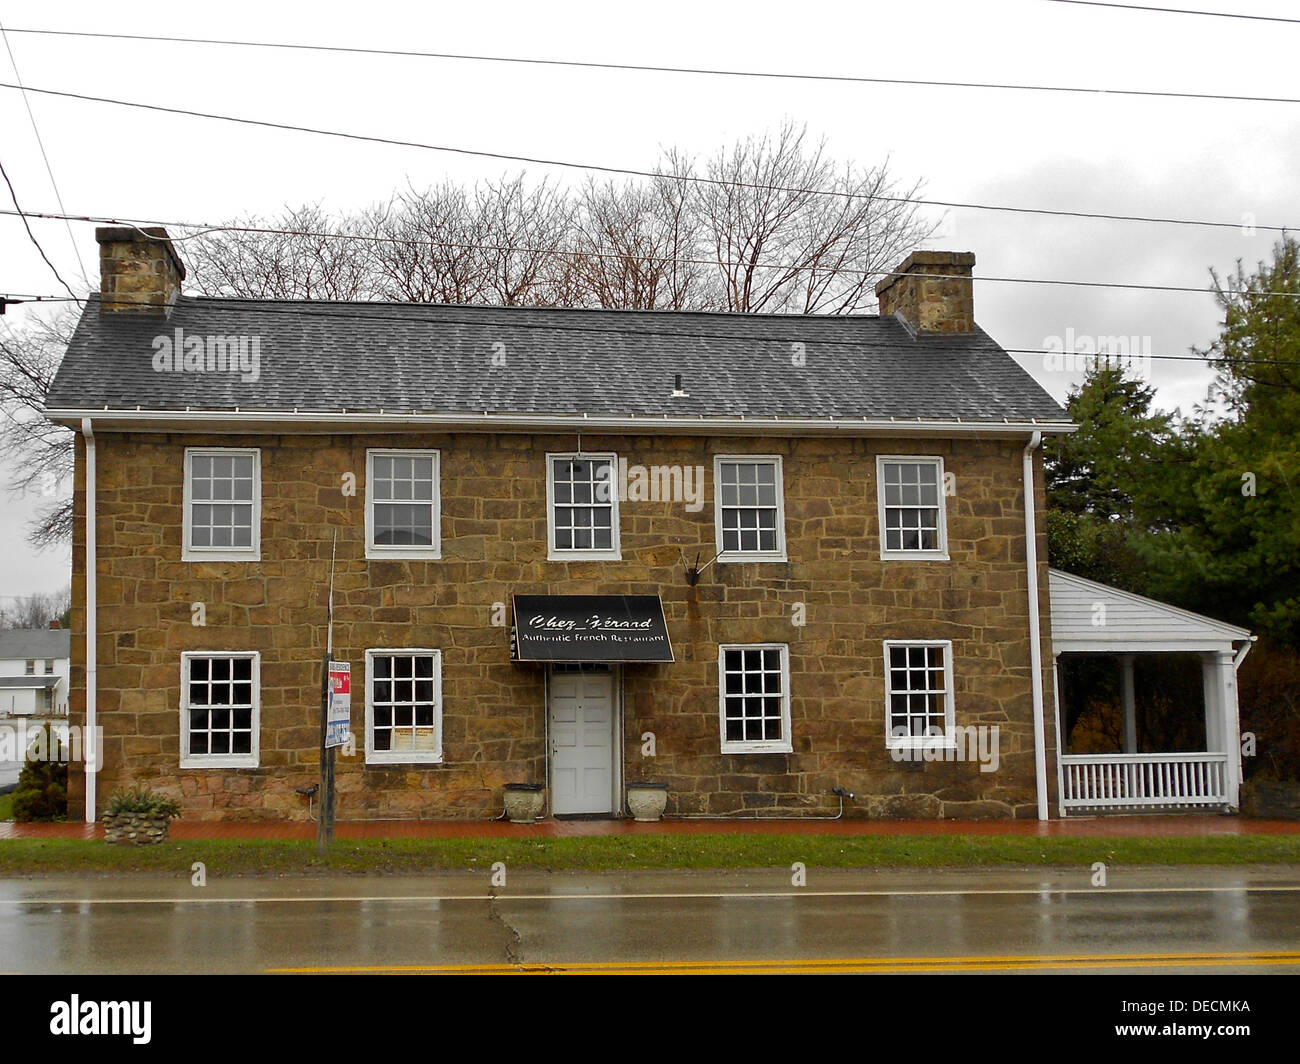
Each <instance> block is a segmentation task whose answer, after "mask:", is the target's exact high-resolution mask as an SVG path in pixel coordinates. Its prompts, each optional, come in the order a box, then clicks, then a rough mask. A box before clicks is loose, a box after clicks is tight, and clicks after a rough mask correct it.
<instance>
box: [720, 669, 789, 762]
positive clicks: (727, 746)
mask: <svg viewBox="0 0 1300 1064" xmlns="http://www.w3.org/2000/svg"><path fill="white" fill-rule="evenodd" d="M728 650H779V651H780V652H781V735H782V738H781V739H779V740H777V739H750V740H731V741H728V740H727V684H726V675H727V674H726V670H725V664H724V663H725V661H726V652H727V651H728ZM718 729H719V731H718V734H719V736H720V737H721V739H722V753H724V754H791V753H794V743H793V741H792V739H791V736H790V645H789V644H788V643H722V644H720V645H719V646H718Z"/></svg>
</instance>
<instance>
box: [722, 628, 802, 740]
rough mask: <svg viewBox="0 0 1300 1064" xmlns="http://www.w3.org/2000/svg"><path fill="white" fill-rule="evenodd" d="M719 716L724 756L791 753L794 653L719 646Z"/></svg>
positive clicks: (771, 646)
mask: <svg viewBox="0 0 1300 1064" xmlns="http://www.w3.org/2000/svg"><path fill="white" fill-rule="evenodd" d="M718 715H719V723H720V726H721V728H722V752H723V753H724V754H755V753H757V754H762V753H771V754H788V753H790V752H791V751H792V750H793V749H794V747H793V746H792V745H791V742H790V648H789V647H788V646H787V645H786V644H785V643H744V644H724V645H723V646H720V647H718Z"/></svg>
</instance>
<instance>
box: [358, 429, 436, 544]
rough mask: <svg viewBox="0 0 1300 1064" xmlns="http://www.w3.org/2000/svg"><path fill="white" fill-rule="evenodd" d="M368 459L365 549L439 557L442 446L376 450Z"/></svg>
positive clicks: (371, 452)
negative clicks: (439, 471) (434, 449)
mask: <svg viewBox="0 0 1300 1064" xmlns="http://www.w3.org/2000/svg"><path fill="white" fill-rule="evenodd" d="M367 461H368V466H369V468H368V469H367V472H366V517H367V522H366V525H367V527H366V553H367V555H368V556H369V557H372V558H374V557H395V556H396V557H412V556H418V557H422V558H437V557H439V556H440V553H439V552H440V549H441V536H440V529H439V525H440V523H441V516H440V502H439V487H438V452H437V451H385V450H373V451H368V452H367Z"/></svg>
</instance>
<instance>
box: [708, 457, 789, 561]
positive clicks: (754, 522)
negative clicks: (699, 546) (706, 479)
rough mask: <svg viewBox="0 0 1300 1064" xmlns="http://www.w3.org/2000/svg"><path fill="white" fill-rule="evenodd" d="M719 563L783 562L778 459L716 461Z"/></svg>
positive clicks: (715, 492) (715, 493)
mask: <svg viewBox="0 0 1300 1064" xmlns="http://www.w3.org/2000/svg"><path fill="white" fill-rule="evenodd" d="M713 488H714V491H713V496H714V527H715V529H716V535H717V548H718V561H720V562H726V561H785V560H786V558H785V513H784V493H783V490H782V471H781V458H780V456H779V455H743V456H733V455H718V456H717V457H715V458H714V460H713Z"/></svg>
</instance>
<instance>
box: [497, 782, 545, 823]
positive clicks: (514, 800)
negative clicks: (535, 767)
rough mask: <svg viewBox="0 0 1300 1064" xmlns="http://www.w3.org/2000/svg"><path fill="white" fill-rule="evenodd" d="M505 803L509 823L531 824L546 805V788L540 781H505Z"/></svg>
mask: <svg viewBox="0 0 1300 1064" xmlns="http://www.w3.org/2000/svg"><path fill="white" fill-rule="evenodd" d="M505 804H506V818H507V819H508V820H509V821H510V823H512V824H531V823H532V822H533V821H534V820H536V819H537V818H538V817H539V816H541V815H542V810H543V809H544V808H545V807H546V789H545V788H544V787H543V786H542V785H541V784H540V783H507V784H506V795H505Z"/></svg>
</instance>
